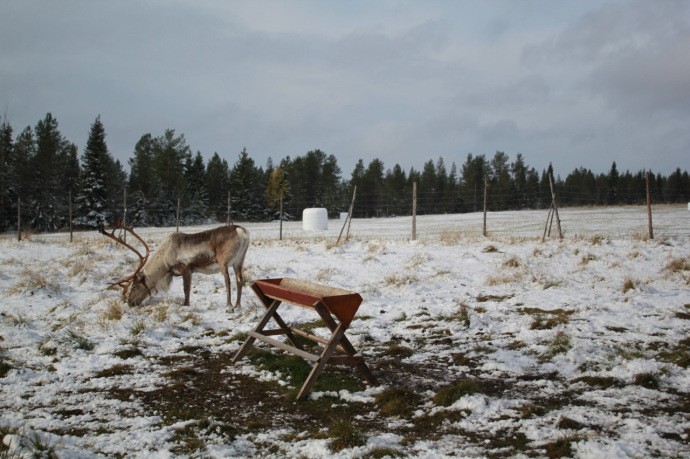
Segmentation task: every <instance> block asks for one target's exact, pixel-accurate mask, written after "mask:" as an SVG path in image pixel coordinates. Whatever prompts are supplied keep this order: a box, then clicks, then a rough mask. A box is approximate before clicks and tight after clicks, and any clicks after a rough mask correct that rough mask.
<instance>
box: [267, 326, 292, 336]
mask: <svg viewBox="0 0 690 459" xmlns="http://www.w3.org/2000/svg"><path fill="white" fill-rule="evenodd" d="M261 333H262V334H263V335H264V336H274V335H286V334H287V333H286V332H285V330H281V329H280V328H273V329H271V330H262V331H261Z"/></svg>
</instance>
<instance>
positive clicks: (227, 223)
mask: <svg viewBox="0 0 690 459" xmlns="http://www.w3.org/2000/svg"><path fill="white" fill-rule="evenodd" d="M230 209H231V208H230V192H229V191H228V216H227V219H226V221H225V225H226V226H230V225H231V224H232V217H231V216H230V213H231V212H230Z"/></svg>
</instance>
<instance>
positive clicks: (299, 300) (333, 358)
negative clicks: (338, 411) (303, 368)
mask: <svg viewBox="0 0 690 459" xmlns="http://www.w3.org/2000/svg"><path fill="white" fill-rule="evenodd" d="M251 287H252V290H254V293H256V295H257V296H258V297H259V300H261V302H262V303H263V305H264V306H265V307H266V313H265V314H264V316H263V318H262V319H261V320H260V321H259V323H258V324H257V325H256V327H255V328H254V330H253V331H250V332H249V337H248V338H247V340H246V341H245V342H244V344H243V345H242V347H240V349H239V350H238V351H237V353H236V354H235V357H234V358H233V360H232V361H233V363H234V362H237V361H238V360H240V359H241V358H242V357H244V356H245V355H246V354H247V352H248V351H249V349H250V348H251V346H252V344H253V343H254V341H255V340H257V339H258V340H260V341H263V342H265V343H267V344H270V345H272V346H275V347H278V348H280V349H283V350H285V351H288V352H291V353H293V354H296V355H298V356H300V357H302V358H304V359H306V360H309V361H310V362H312V364H313V366H312V370H311V373H309V376H308V377H307V379H306V381H304V384H303V385H302V388H301V389H300V391H299V394H297V399H298V400H300V399H302V398H304V397H305V396H306V395H307V394H308V393H309V390H310V389H311V386H312V385H313V384H314V381H315V380H316V378H317V377H318V376H319V374H320V373H321V372H322V371H323V369H324V367H325V366H326V363H328V362H332V363H342V364H348V365H354V366H355V367H356V368H357V369H358V371H359V373H360V374H361V375H362V377H363V378H364V379H366V380H367V382H369V384H372V385H378V382H377V381H376V378H375V377H374V375H373V374H372V373H371V371H370V370H369V367H367V364H366V363H365V362H364V358H363V357H362V356H361V355H360V354H358V353H357V351H356V350H355V348H354V346H352V344H351V343H350V341H349V340H348V339H347V337H346V336H345V331H346V330H347V328H348V327H349V326H350V323H351V322H352V319H353V317H354V316H355V313H356V312H357V309H358V308H359V305H360V304H361V303H362V297H361V296H360V295H359V293H354V292H349V291H347V290H341V289H338V288H333V287H327V286H325V285H319V284H314V283H312V282H307V281H303V280H299V279H290V278H277V279H262V280H257V281H255V282H254V283H253V284H252V286H251ZM283 302H286V303H291V304H294V305H297V306H302V307H305V308H309V309H313V310H315V311H316V312H317V313H318V314H319V316H320V317H321V319H322V320H323V322H324V323H325V324H326V326H327V327H328V328H329V329H330V330H331V337H330V338H329V339H324V338H321V337H319V336H314V335H312V334H311V333H308V332H306V331H303V330H300V329H299V328H296V327H289V326H288V325H287V324H286V323H285V321H284V320H283V319H282V318H281V317H280V315H278V307H279V306H280V305H281V304H282V303H283ZM271 319H273V321H274V322H275V323H276V324H277V325H278V328H275V329H269V330H264V327H265V326H266V325H267V324H268V323H269V321H270V320H271ZM275 335H285V336H286V337H287V340H288V342H289V343H286V342H283V341H279V340H276V339H274V338H272V337H271V336H275ZM295 335H299V336H302V337H304V338H307V339H308V340H310V341H313V342H315V343H318V344H319V345H320V346H322V347H323V349H322V351H321V353H320V354H319V355H317V354H312V353H310V352H308V351H306V350H305V349H304V348H303V347H302V345H300V343H299V342H298V341H297V339H296V337H295Z"/></svg>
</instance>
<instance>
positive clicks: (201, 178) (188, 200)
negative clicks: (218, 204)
mask: <svg viewBox="0 0 690 459" xmlns="http://www.w3.org/2000/svg"><path fill="white" fill-rule="evenodd" d="M207 207H208V194H207V193H206V166H205V165H204V158H203V157H202V156H201V152H199V151H197V153H196V155H195V156H194V159H192V158H191V157H188V158H187V161H186V164H185V193H184V207H183V208H184V214H183V216H184V218H183V221H184V223H185V224H187V225H190V224H197V223H201V222H203V221H204V220H205V219H206V211H207Z"/></svg>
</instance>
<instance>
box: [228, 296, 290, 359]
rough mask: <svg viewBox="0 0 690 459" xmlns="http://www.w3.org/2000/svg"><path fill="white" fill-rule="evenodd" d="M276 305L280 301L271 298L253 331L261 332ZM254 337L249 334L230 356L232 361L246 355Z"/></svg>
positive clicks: (276, 307) (278, 304)
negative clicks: (233, 355)
mask: <svg viewBox="0 0 690 459" xmlns="http://www.w3.org/2000/svg"><path fill="white" fill-rule="evenodd" d="M278 306H280V301H278V300H273V303H271V305H270V306H268V309H267V310H266V314H264V316H263V318H262V319H261V320H260V321H259V323H258V324H257V325H256V327H254V331H255V332H257V333H261V332H262V331H263V329H264V327H265V326H266V324H267V323H268V321H269V320H271V317H273V316H274V314H276V310H277V309H278ZM255 340H256V338H254V337H253V336H250V337H249V338H247V340H246V341H245V342H244V344H243V345H242V347H240V349H239V350H238V351H237V353H236V354H235V357H233V358H232V363H235V362H237V361H238V360H240V359H241V358H242V357H244V356H245V355H247V352H248V351H249V348H250V347H251V346H252V344H253V343H254V341H255Z"/></svg>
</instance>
